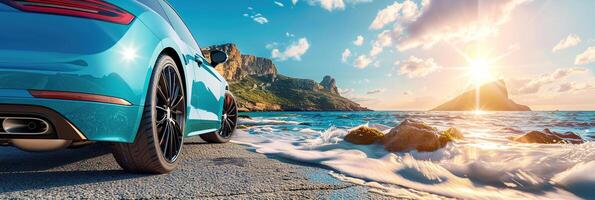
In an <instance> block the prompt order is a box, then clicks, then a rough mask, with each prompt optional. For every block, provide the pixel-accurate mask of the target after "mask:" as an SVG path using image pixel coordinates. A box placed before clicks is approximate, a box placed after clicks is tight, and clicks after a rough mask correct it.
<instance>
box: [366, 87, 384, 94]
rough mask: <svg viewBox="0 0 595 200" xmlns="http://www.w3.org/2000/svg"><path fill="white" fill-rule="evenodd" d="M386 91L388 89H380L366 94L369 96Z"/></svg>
mask: <svg viewBox="0 0 595 200" xmlns="http://www.w3.org/2000/svg"><path fill="white" fill-rule="evenodd" d="M385 91H386V89H384V88H380V89H375V90H370V91H368V92H366V94H369V95H371V94H380V93H383V92H385Z"/></svg>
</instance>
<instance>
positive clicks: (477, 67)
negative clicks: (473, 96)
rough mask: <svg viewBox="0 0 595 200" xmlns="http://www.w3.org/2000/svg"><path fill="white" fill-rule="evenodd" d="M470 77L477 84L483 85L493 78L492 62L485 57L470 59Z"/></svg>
mask: <svg viewBox="0 0 595 200" xmlns="http://www.w3.org/2000/svg"><path fill="white" fill-rule="evenodd" d="M469 77H470V78H471V81H473V83H475V84H476V85H481V84H483V83H485V82H488V81H490V80H491V79H493V75H492V73H491V71H490V62H489V61H488V60H487V59H484V58H476V59H473V60H470V61H469Z"/></svg>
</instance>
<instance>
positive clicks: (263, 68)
mask: <svg viewBox="0 0 595 200" xmlns="http://www.w3.org/2000/svg"><path fill="white" fill-rule="evenodd" d="M212 50H220V51H223V52H225V53H227V56H228V57H229V59H228V60H227V62H226V63H224V64H221V65H219V66H217V67H216V68H215V69H216V70H217V72H219V74H221V75H222V76H223V77H225V79H226V80H227V81H229V82H234V81H241V80H242V79H244V78H246V77H247V76H269V77H271V78H273V79H274V78H275V77H276V76H277V66H275V64H274V63H273V61H272V60H270V59H267V58H261V57H256V56H253V55H242V54H241V52H240V50H239V49H238V47H237V46H236V45H235V44H223V45H216V46H210V47H207V48H204V49H202V52H203V55H204V56H205V58H206V59H207V60H210V51H212Z"/></svg>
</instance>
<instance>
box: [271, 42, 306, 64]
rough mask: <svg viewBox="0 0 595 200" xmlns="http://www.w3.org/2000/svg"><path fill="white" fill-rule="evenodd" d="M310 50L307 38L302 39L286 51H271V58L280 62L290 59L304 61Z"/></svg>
mask: <svg viewBox="0 0 595 200" xmlns="http://www.w3.org/2000/svg"><path fill="white" fill-rule="evenodd" d="M309 48H310V43H309V42H308V39H307V38H300V39H299V40H298V41H297V42H293V43H292V44H291V45H289V46H288V47H287V48H285V50H284V51H281V50H279V49H273V50H272V51H271V57H272V58H273V59H277V60H280V61H284V60H287V59H290V58H293V59H294V60H298V61H299V60H302V55H304V54H305V53H306V52H307V51H308V49H309Z"/></svg>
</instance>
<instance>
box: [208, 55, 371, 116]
mask: <svg viewBox="0 0 595 200" xmlns="http://www.w3.org/2000/svg"><path fill="white" fill-rule="evenodd" d="M215 49H216V50H221V51H224V52H226V53H227V54H228V56H229V60H228V62H227V63H225V64H222V65H219V66H217V67H216V70H217V72H219V73H220V74H221V75H222V76H223V77H225V79H226V80H227V81H228V82H229V83H230V88H231V90H232V92H233V93H234V94H235V96H236V98H237V99H238V106H239V110H240V111H281V110H291V111H319V110H324V111H359V110H368V109H367V108H364V107H361V106H360V105H359V104H357V103H355V102H353V101H351V100H349V99H346V98H344V97H341V95H340V94H339V92H338V89H337V86H336V81H335V79H334V78H332V77H330V76H325V77H324V78H323V80H322V82H321V83H318V82H316V81H313V80H309V79H297V78H292V77H287V76H283V75H281V74H279V73H278V70H277V66H276V65H275V64H274V63H273V61H272V60H270V59H267V58H261V57H256V56H253V55H242V54H241V52H240V50H239V49H238V47H237V46H236V45H235V44H224V45H217V46H210V47H207V48H205V49H203V50H202V51H203V54H204V55H205V57H206V58H207V60H210V58H209V54H210V51H211V50H215Z"/></svg>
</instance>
